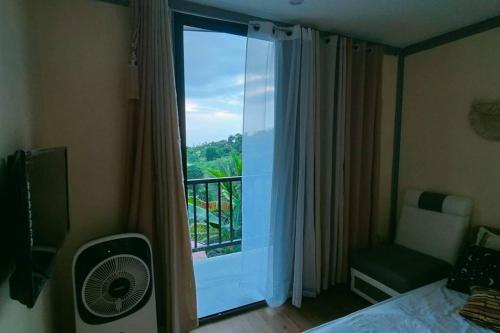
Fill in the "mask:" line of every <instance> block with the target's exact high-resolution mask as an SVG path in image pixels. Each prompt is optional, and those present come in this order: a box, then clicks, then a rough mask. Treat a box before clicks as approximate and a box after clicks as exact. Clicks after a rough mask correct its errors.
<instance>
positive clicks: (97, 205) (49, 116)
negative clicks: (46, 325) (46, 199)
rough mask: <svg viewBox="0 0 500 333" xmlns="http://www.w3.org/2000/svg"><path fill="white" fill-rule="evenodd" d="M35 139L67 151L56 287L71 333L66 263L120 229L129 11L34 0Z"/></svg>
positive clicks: (86, 2)
mask: <svg viewBox="0 0 500 333" xmlns="http://www.w3.org/2000/svg"><path fill="white" fill-rule="evenodd" d="M30 20H31V22H32V26H33V31H34V40H33V45H34V52H35V54H36V61H35V75H36V78H35V81H34V87H35V90H36V95H35V97H36V106H35V110H34V115H33V117H34V121H33V140H34V142H35V144H36V145H37V146H39V147H50V146H61V145H63V146H67V147H68V157H69V161H68V164H69V194H70V197H69V199H70V218H71V231H70V234H69V235H68V238H67V239H66V243H65V245H64V247H63V249H62V251H61V253H60V255H59V257H58V262H57V269H56V276H55V279H54V281H53V282H54V284H57V290H55V292H54V301H55V302H54V303H55V309H56V311H57V332H64V333H71V332H73V330H74V313H73V297H72V284H71V277H72V275H71V263H72V259H73V255H74V254H75V252H76V250H77V249H78V247H80V246H81V245H83V244H84V243H86V242H87V241H89V240H91V239H94V238H98V237H102V236H105V235H108V234H112V233H117V232H121V231H123V230H124V226H125V216H126V209H125V199H126V198H125V195H124V194H125V193H126V190H125V163H126V153H125V152H126V142H127V140H126V129H127V120H128V107H127V96H126V73H127V71H126V70H127V61H128V50H129V25H128V8H126V7H123V6H117V5H112V4H108V3H103V2H99V1H93V0H71V1H67V0H43V1H34V2H33V3H32V7H31V16H30Z"/></svg>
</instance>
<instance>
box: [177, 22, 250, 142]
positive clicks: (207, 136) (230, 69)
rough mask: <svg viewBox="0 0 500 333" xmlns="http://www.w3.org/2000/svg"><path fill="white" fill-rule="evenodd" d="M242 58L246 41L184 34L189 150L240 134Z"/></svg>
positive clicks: (199, 33)
mask: <svg viewBox="0 0 500 333" xmlns="http://www.w3.org/2000/svg"><path fill="white" fill-rule="evenodd" d="M245 58H246V37H242V36H237V35H231V34H224V33H218V32H206V31H190V30H185V31H184V76H185V77H184V79H185V95H186V97H185V98H186V132H187V133H186V141H187V145H188V146H194V145H199V144H202V143H204V142H212V141H218V140H224V139H227V138H228V137H229V136H230V135H233V134H236V133H242V130H243V96H244V84H245Z"/></svg>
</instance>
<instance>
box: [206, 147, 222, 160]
mask: <svg viewBox="0 0 500 333" xmlns="http://www.w3.org/2000/svg"><path fill="white" fill-rule="evenodd" d="M219 157H220V155H219V152H218V151H217V149H216V148H215V147H208V148H207V149H206V150H205V158H206V159H207V161H213V160H215V159H217V158H219Z"/></svg>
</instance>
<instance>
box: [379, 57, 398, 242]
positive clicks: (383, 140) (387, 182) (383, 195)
mask: <svg viewBox="0 0 500 333" xmlns="http://www.w3.org/2000/svg"><path fill="white" fill-rule="evenodd" d="M397 75H398V58H397V57H396V56H390V55H385V56H384V62H383V72H382V117H381V133H380V171H379V191H378V217H377V221H378V226H377V230H378V238H379V241H382V242H384V241H386V240H387V239H388V236H389V226H390V215H391V214H390V213H391V183H392V149H393V142H394V140H393V139H394V114H395V112H396V80H397Z"/></svg>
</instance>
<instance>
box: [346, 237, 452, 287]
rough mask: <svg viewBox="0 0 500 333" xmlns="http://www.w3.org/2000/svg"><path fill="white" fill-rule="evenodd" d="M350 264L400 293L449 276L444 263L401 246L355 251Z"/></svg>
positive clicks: (447, 266)
mask: <svg viewBox="0 0 500 333" xmlns="http://www.w3.org/2000/svg"><path fill="white" fill-rule="evenodd" d="M351 267H352V268H354V269H356V270H358V271H360V272H361V273H364V274H366V275H368V276H369V277H371V278H372V279H375V280H377V281H379V282H380V283H382V284H384V285H386V286H388V287H390V288H391V289H394V290H396V291H397V292H400V293H403V292H406V291H409V290H412V289H415V288H418V287H421V286H423V285H426V284H428V283H431V282H434V281H437V280H440V279H443V278H445V277H447V276H448V274H449V272H450V269H451V266H450V264H448V263H447V262H445V261H443V260H440V259H437V258H434V257H431V256H428V255H426V254H423V253H420V252H417V251H413V250H411V249H408V248H406V247H404V246H400V245H396V244H393V245H387V246H382V247H376V248H372V249H367V250H362V251H355V252H354V253H353V254H352V256H351Z"/></svg>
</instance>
